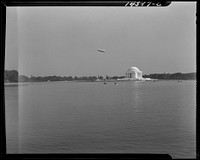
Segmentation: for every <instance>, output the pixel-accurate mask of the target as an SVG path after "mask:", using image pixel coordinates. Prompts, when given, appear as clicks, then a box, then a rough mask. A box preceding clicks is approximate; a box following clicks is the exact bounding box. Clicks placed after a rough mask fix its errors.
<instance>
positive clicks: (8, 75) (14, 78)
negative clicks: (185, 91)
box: [4, 70, 196, 83]
mask: <svg viewBox="0 0 200 160" xmlns="http://www.w3.org/2000/svg"><path fill="white" fill-rule="evenodd" d="M143 77H144V78H152V79H163V80H164V79H165V80H172V79H173V80H190V79H196V73H194V72H193V73H173V74H169V73H161V74H160V73H154V74H149V75H143ZM121 78H125V76H108V75H107V76H106V77H103V76H99V75H98V76H79V77H78V76H74V77H73V76H63V77H61V76H55V75H54V76H43V77H41V76H37V77H35V76H30V77H28V76H25V75H19V74H18V71H16V70H5V71H4V82H8V83H10V82H11V83H12V82H46V81H92V82H93V81H98V80H100V81H102V80H117V79H121Z"/></svg>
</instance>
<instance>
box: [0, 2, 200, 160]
mask: <svg viewBox="0 0 200 160" xmlns="http://www.w3.org/2000/svg"><path fill="white" fill-rule="evenodd" d="M145 2H148V3H145ZM149 2H150V3H151V4H150V3H149ZM171 3H172V2H171V1H55V0H54V1H48V0H43V1H39V0H35V1H33V0H32V1H26V0H21V1H17V0H15V1H13V0H11V1H8V0H2V1H1V8H0V12H1V14H0V15H1V48H0V50H1V54H0V64H1V65H0V69H1V72H0V79H1V81H0V82H1V85H0V86H1V94H2V95H1V97H2V100H1V101H0V104H1V105H0V106H1V107H0V127H1V128H0V133H1V134H0V138H1V139H0V159H1V158H2V159H13V160H14V159H72V158H73V159H113V158H114V159H172V157H171V156H170V155H168V154H140V153H133V154H132V153H131V154H130V153H128V154H126V153H123V154H121V153H105V154H104V153H103V154H94V153H92V154H90V153H88V154H83V153H80V154H79V153H78V154H54V153H52V154H7V151H6V125H5V124H6V121H5V95H4V69H5V68H4V66H5V44H6V43H5V39H6V7H11V6H99V7H101V6H105V7H167V6H169V5H170V4H171ZM197 11H198V10H197ZM196 16H198V12H197V13H196ZM197 28H198V27H197ZM196 33H197V34H196V35H198V29H196ZM196 39H197V42H198V36H196ZM197 42H196V49H197V50H198V48H197V46H198V45H197ZM196 55H198V54H196ZM197 59H198V58H197ZM196 61H197V60H196ZM196 64H197V63H196ZM197 75H198V72H197ZM198 77H199V76H197V79H198ZM196 93H197V92H196ZM196 100H197V95H196ZM196 104H198V103H196ZM197 106H198V105H197ZM197 108H198V107H196V123H197V124H199V116H198V113H199V109H197ZM197 124H196V146H197V147H196V158H197V159H199V158H200V154H199V136H198V134H197V133H199V132H198V131H199V126H198V125H197Z"/></svg>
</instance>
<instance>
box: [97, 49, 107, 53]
mask: <svg viewBox="0 0 200 160" xmlns="http://www.w3.org/2000/svg"><path fill="white" fill-rule="evenodd" d="M97 51H99V52H102V53H105V52H106V50H104V49H97Z"/></svg>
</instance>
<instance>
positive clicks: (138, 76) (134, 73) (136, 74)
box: [126, 67, 143, 80]
mask: <svg viewBox="0 0 200 160" xmlns="http://www.w3.org/2000/svg"><path fill="white" fill-rule="evenodd" d="M126 78H129V79H135V80H142V79H143V78H142V71H140V70H139V69H138V68H137V67H131V68H129V69H128V70H127V71H126Z"/></svg>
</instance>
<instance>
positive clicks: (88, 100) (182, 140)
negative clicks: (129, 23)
mask: <svg viewBox="0 0 200 160" xmlns="http://www.w3.org/2000/svg"><path fill="white" fill-rule="evenodd" d="M5 99H6V102H5V103H6V105H5V107H6V131H7V149H8V153H163V154H170V155H171V156H172V157H173V158H195V157H196V145H195V144H196V81H182V82H177V81H157V82H118V85H114V82H108V83H107V84H103V82H35V83H29V84H28V85H19V86H18V87H17V86H7V87H5Z"/></svg>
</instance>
